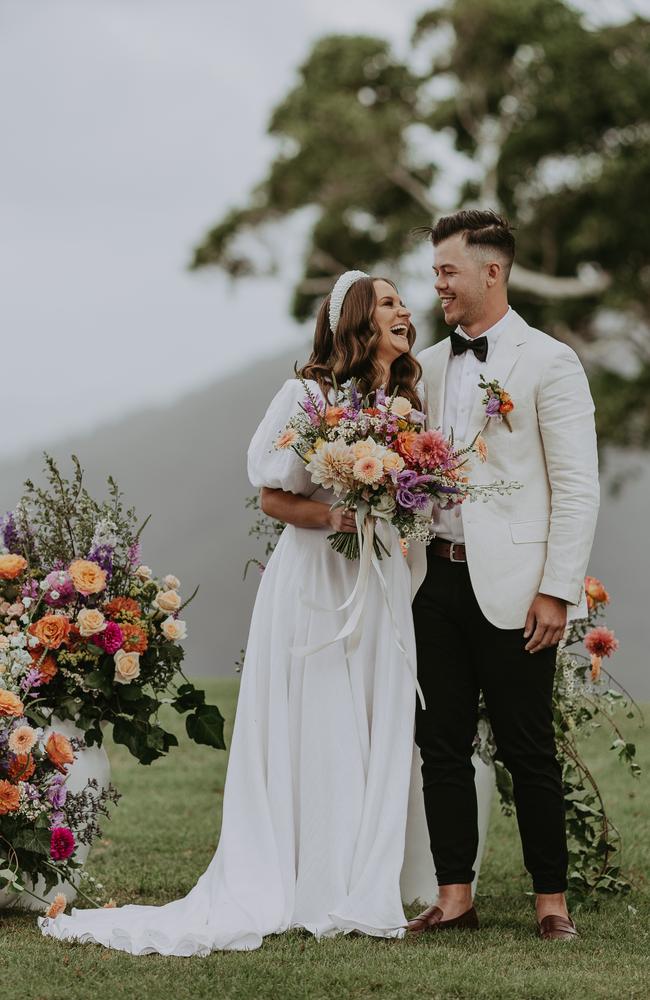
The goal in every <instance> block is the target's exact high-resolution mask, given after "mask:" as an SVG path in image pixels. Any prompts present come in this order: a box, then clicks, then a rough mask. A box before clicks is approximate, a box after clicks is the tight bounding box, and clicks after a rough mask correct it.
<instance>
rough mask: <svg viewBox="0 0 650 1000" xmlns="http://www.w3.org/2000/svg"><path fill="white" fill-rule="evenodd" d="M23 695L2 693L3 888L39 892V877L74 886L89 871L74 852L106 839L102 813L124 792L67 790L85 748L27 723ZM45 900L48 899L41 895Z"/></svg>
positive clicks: (0, 873) (0, 837)
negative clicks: (73, 767)
mask: <svg viewBox="0 0 650 1000" xmlns="http://www.w3.org/2000/svg"><path fill="white" fill-rule="evenodd" d="M24 712H25V703H24V701H23V700H22V698H21V695H20V694H19V693H16V691H15V690H10V689H9V688H7V687H4V688H1V689H0V887H2V886H3V885H4V886H11V887H12V888H13V889H14V890H15V891H17V892H28V893H29V894H30V895H35V893H34V892H32V891H31V889H29V888H27V887H26V886H25V884H24V882H25V880H26V879H27V880H31V881H32V882H35V881H36V880H37V879H38V877H39V876H42V877H43V879H44V881H45V891H46V892H48V891H49V889H51V888H52V886H54V885H56V883H57V882H70V881H73V875H74V873H75V872H76V871H77V870H78V869H80V868H81V865H80V864H79V863H78V862H77V861H76V860H75V858H74V852H75V850H76V848H77V845H78V844H91V843H92V841H93V840H94V839H95V838H96V837H98V836H100V833H101V831H100V829H99V826H98V823H97V820H98V817H99V816H100V815H104V816H107V815H108V804H109V802H116V801H117V799H118V798H119V795H118V793H117V792H116V791H115V789H114V788H113V786H112V785H109V786H108V788H102V789H100V788H98V786H97V782H96V781H93V780H92V779H91V780H89V781H88V783H87V786H86V788H84V789H82V790H81V791H78V792H71V791H69V790H68V789H67V788H66V775H67V768H68V766H69V765H70V764H72V763H73V762H74V760H75V757H76V754H77V752H78V751H79V750H80V749H81V743H80V741H78V740H75V739H68V737H67V736H64V735H63V734H62V733H58V732H56V730H53V731H50V732H49V733H47V734H46V733H45V731H44V730H43V729H42V728H41V727H35V726H32V725H31V724H30V723H29V722H28V720H27V719H26V718H25V715H24ZM37 898H40V897H37Z"/></svg>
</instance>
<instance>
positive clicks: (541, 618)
mask: <svg viewBox="0 0 650 1000" xmlns="http://www.w3.org/2000/svg"><path fill="white" fill-rule="evenodd" d="M566 616H567V610H566V601H563V600H562V599H561V598H560V597H550V596H549V595H548V594H538V595H537V597H536V598H535V600H534V601H533V603H532V604H531V606H530V608H529V609H528V614H527V615H526V625H525V627H524V639H528V640H529V641H528V642H527V643H526V651H527V652H528V653H539V652H540V650H542V649H548V647H549V646H557V644H558V642H559V641H560V639H561V638H562V636H563V635H564V630H565V628H566Z"/></svg>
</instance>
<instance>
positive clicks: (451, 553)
mask: <svg viewBox="0 0 650 1000" xmlns="http://www.w3.org/2000/svg"><path fill="white" fill-rule="evenodd" d="M461 544H462V543H461V542H450V543H449V561H450V562H453V563H462V562H465V560H464V559H454V549H455V548H456V546H458V545H461Z"/></svg>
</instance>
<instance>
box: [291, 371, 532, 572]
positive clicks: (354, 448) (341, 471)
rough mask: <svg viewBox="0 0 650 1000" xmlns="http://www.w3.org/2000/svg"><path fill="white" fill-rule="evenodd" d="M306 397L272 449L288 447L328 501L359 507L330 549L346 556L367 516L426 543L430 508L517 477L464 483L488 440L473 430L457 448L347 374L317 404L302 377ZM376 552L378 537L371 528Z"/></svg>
mask: <svg viewBox="0 0 650 1000" xmlns="http://www.w3.org/2000/svg"><path fill="white" fill-rule="evenodd" d="M301 381H302V384H303V386H304V389H305V398H304V400H303V401H302V402H301V404H300V407H301V412H300V413H298V414H296V416H294V417H292V418H291V420H290V421H289V422H288V424H287V425H286V427H285V428H284V430H283V431H282V433H281V434H280V436H279V437H278V438H277V440H276V441H275V447H276V448H277V449H285V448H293V449H294V451H296V452H297V454H298V455H299V456H300V458H301V459H302V460H303V461H304V462H305V464H306V466H307V471H308V472H309V473H310V475H311V478H312V481H313V482H314V483H315V484H317V485H319V486H322V487H324V488H325V489H332V490H333V491H334V493H335V495H336V496H337V497H338V498H339V499H338V500H337V502H336V504H335V505H334V506H342V507H346V508H350V509H354V510H356V512H357V524H358V526H359V529H360V530H359V532H358V534H357V535H355V534H353V533H350V532H336V533H335V534H333V535H330V536H329V539H330V542H331V544H332V547H333V548H334V549H335V550H336V551H337V552H341V553H343V555H345V556H346V557H347V558H348V559H356V558H358V556H359V542H360V537H361V526H362V524H363V521H364V519H365V517H366V516H370V517H371V518H383V519H385V520H386V521H389V522H390V523H391V524H393V525H394V527H395V528H396V529H397V531H398V533H399V535H400V538H402V539H404V540H405V541H407V542H408V541H409V540H411V539H413V540H417V541H422V542H428V541H429V539H430V537H431V534H430V526H431V506H432V503H433V502H436V503H438V504H440V505H442V506H443V507H452V506H454V505H456V504H459V503H463V502H464V501H465V500H467V499H470V500H474V499H477V498H479V497H480V498H483V499H486V498H487V497H488V496H490V495H493V494H495V493H509V492H510V491H511V490H512V489H516V488H518V486H519V484H518V483H505V482H500V483H492V484H489V485H475V484H470V482H469V479H468V476H467V474H466V473H467V465H468V461H469V459H470V457H473V456H475V457H476V458H478V460H479V461H485V459H486V457H487V446H486V445H485V442H484V441H483V439H482V438H481V437H480V436H479V437H477V438H476V439H475V440H474V441H472V443H471V444H470V445H468V446H467V447H464V448H461V449H457V448H455V447H454V442H453V438H451V439H447V438H446V437H445V436H444V435H443V434H442V433H441V432H440V431H439V430H425V429H424V420H425V417H424V414H423V413H421V412H420V411H419V410H416V409H415V408H414V407H412V405H411V403H409V401H408V400H407V399H405V398H404V397H403V396H397V395H396V394H393V395H392V396H387V395H386V394H385V392H384V391H383V390H381V389H379V390H377V392H375V393H374V394H373V397H372V398H370V397H367V396H366V397H364V396H362V394H361V393H360V392H359V390H358V388H357V385H356V383H355V381H354V380H353V379H352V380H350V381H349V382H346V383H345V384H344V385H343V386H341V387H340V388H339V387H338V386H336V385H335V386H334V393H335V401H334V402H333V403H327V404H326V403H323V402H322V401H321V400H320V399H319V398H317V397H316V396H315V395H314V393H313V392H312V391H311V389H310V388H309V386H308V385H307V383H306V382H305V381H304V380H302V379H301ZM373 544H374V547H375V553H376V555H377V556H378V557H379V558H381V547H382V543H381V541H380V540H379V538H378V536H377V535H376V534H373Z"/></svg>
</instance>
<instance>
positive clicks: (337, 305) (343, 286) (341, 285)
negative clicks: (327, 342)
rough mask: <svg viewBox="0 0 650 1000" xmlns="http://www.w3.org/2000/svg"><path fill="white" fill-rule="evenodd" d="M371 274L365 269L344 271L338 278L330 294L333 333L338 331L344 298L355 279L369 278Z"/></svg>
mask: <svg viewBox="0 0 650 1000" xmlns="http://www.w3.org/2000/svg"><path fill="white" fill-rule="evenodd" d="M369 277H370V275H369V274H366V272H365V271H344V272H343V274H342V275H341V277H340V278H337V280H336V284H335V285H334V288H333V289H332V294H331V295H330V307H329V313H330V330H331V331H332V333H336V328H337V326H338V325H339V320H340V318H341V309H342V308H343V300H344V299H345V296H346V295H347V294H348V292H349V291H350V289H351V288H352V285H353V284H354V283H355V281H359V279H360V278H369Z"/></svg>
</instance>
